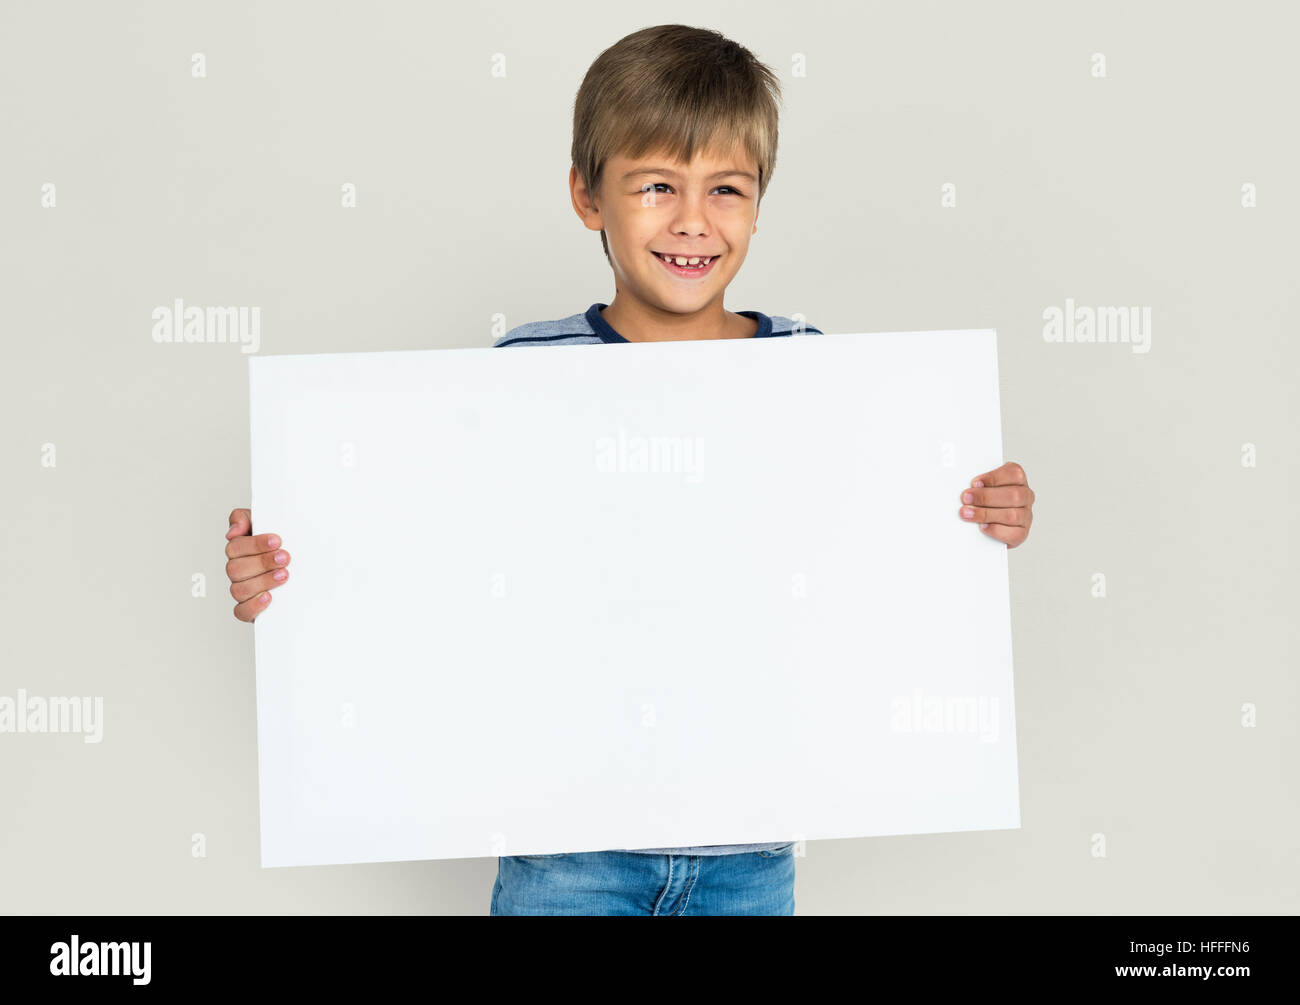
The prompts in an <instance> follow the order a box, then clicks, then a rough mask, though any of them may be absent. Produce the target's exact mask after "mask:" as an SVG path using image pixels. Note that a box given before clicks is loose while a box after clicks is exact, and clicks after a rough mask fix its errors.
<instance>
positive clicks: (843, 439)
mask: <svg viewBox="0 0 1300 1005" xmlns="http://www.w3.org/2000/svg"><path fill="white" fill-rule="evenodd" d="M249 380H250V406H251V429H252V474H253V482H252V485H253V497H252V512H253V520H254V525H253V529H254V532H256V533H267V532H275V533H277V534H279V535H281V537H282V538H283V540H284V545H283V546H284V547H285V548H286V549H287V550H288V551H289V552H291V554H292V556H293V560H292V563H291V565H290V578H289V580H288V582H287V583H286V584H285V585H284V586H282V587H280V588H278V589H277V590H275V592H274V600H273V601H272V603H271V605H270V606H269V608H268V609H267V610H266V612H264V613H263V614H262V615H260V616H259V617H258V619H257V621H256V624H255V629H254V633H255V639H256V641H255V646H256V658H257V717H258V752H259V762H258V767H259V779H260V799H261V841H262V864H263V866H286V865H321V864H332V863H351V862H384V861H397V860H406V859H437V858H465V857H474V856H494V855H526V854H548V853H555V852H576V851H595V850H603V849H617V848H660V847H676V846H690V845H703V844H739V843H749V842H763V841H793V840H814V839H821V838H847V837H860V836H868V835H881V834H911V833H934V832H941V831H963V830H991V829H1004V828H1015V827H1018V826H1019V825H1020V812H1019V798H1018V788H1017V772H1016V738H1015V717H1014V708H1013V695H1012V660H1011V628H1010V607H1009V597H1008V581H1007V552H1006V547H1005V546H1004V545H1002V544H1000V543H998V542H996V541H994V540H992V539H991V538H989V537H987V536H986V535H984V534H982V533H980V531H979V529H978V528H977V527H976V526H974V525H973V524H971V523H968V522H966V521H963V520H962V519H961V518H960V516H959V515H958V509H959V507H960V505H961V501H960V493H961V491H962V489H964V488H965V487H967V486H968V485H969V484H970V480H971V478H973V477H974V476H975V475H976V474H979V473H981V472H984V471H987V470H990V469H992V468H995V467H997V466H999V465H1000V464H1001V463H1002V461H1003V459H1004V458H1003V457H1002V447H1001V424H1000V420H999V404H998V375H997V347H996V334H995V333H994V332H993V331H950V332H921V333H915V332H913V333H890V334H870V335H866V334H853V335H810V336H797V337H790V338H782V337H774V338H764V339H735V340H716V341H704V342H661V343H631V344H627V345H606V344H600V345H578V346H550V347H541V348H538V347H514V348H509V347H508V348H483V349H452V350H429V351H412V352H386V353H344V354H335V355H305V356H267V357H257V356H254V357H251V358H250V359H249Z"/></svg>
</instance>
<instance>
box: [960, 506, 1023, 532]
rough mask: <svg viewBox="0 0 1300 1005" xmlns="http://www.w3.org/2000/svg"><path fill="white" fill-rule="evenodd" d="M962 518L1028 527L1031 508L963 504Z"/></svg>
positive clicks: (975, 521) (978, 521) (972, 521)
mask: <svg viewBox="0 0 1300 1005" xmlns="http://www.w3.org/2000/svg"><path fill="white" fill-rule="evenodd" d="M961 518H962V519H963V520H969V521H970V522H971V523H1000V524H1004V525H1005V526H1008V527H1028V526H1029V520H1030V516H1029V510H1027V509H1024V508H1023V507H1014V508H1002V507H991V506H963V507H962V508H961Z"/></svg>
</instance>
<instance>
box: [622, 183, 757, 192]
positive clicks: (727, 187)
mask: <svg viewBox="0 0 1300 1005" xmlns="http://www.w3.org/2000/svg"><path fill="white" fill-rule="evenodd" d="M659 188H672V186H671V185H669V184H668V183H667V182H666V181H655V182H646V184H644V185H642V186H641V191H642V192H649V191H652V190H656V189H659ZM714 191H715V192H723V191H726V192H730V193H732V194H733V195H740V192H739V191H738V190H736V189H734V188H732V187H731V186H730V185H719V186H718V187H717V188H716V189H714Z"/></svg>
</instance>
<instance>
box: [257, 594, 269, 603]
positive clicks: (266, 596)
mask: <svg viewBox="0 0 1300 1005" xmlns="http://www.w3.org/2000/svg"><path fill="white" fill-rule="evenodd" d="M257 599H258V601H260V602H261V603H263V604H269V603H270V602H271V595H270V594H269V593H263V594H262V595H261V596H260V597H258V598H257Z"/></svg>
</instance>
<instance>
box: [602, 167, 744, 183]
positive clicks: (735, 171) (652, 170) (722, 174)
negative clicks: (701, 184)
mask: <svg viewBox="0 0 1300 1005" xmlns="http://www.w3.org/2000/svg"><path fill="white" fill-rule="evenodd" d="M639 174H666V175H672V176H673V177H674V178H680V177H681V175H680V174H678V172H676V171H674V170H673V169H672V168H665V167H648V168H637V169H636V170H635V171H629V172H628V173H627V174H625V175H624V176H623V180H624V181H628V180H629V179H631V178H635V177H636V176H637V175H639ZM732 175H739V176H740V177H742V178H748V179H749V180H750V181H752V182H757V181H758V175H755V174H751V173H750V172H748V171H741V170H740V169H739V168H732V169H731V170H728V171H715V172H714V173H713V174H711V175H709V177H708V179H707V180H708V181H713V179H715V178H730V177H731V176H732Z"/></svg>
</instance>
